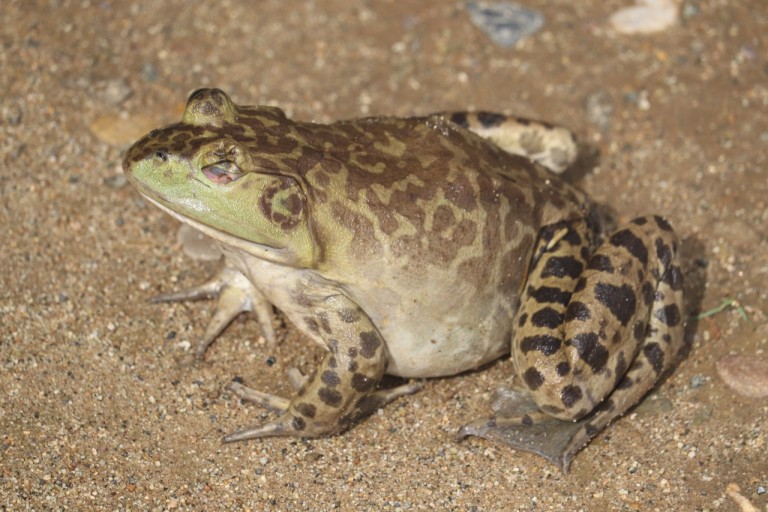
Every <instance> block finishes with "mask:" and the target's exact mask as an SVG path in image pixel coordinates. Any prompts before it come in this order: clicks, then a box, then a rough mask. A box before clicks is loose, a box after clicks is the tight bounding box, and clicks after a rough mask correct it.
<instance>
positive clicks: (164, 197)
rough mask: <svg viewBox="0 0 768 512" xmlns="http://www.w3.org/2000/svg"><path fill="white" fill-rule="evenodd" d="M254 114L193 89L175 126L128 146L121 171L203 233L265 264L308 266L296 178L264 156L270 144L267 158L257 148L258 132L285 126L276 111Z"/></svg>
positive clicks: (310, 257)
mask: <svg viewBox="0 0 768 512" xmlns="http://www.w3.org/2000/svg"><path fill="white" fill-rule="evenodd" d="M259 113H261V111H260V109H255V108H251V107H238V106H237V105H235V104H234V103H233V102H232V100H231V99H230V98H229V97H228V96H227V95H226V94H224V93H223V92H222V91H220V90H218V89H201V90H199V91H196V92H194V93H193V94H192V95H191V96H190V98H189V100H188V102H187V108H186V110H185V111H184V116H183V118H182V121H181V123H178V124H174V125H171V126H168V127H166V128H162V129H159V130H154V131H152V132H150V133H149V134H148V135H146V136H145V137H144V138H142V139H141V140H139V141H138V142H136V143H135V144H134V145H133V146H132V147H131V148H130V149H129V150H128V152H127V153H126V156H125V160H124V161H123V170H124V171H125V173H126V175H127V176H128V179H129V180H130V181H131V182H132V183H133V184H134V185H135V186H136V188H137V189H138V190H139V192H141V194H142V195H144V196H146V197H147V198H148V199H149V200H151V201H152V202H153V203H155V204H157V205H158V206H160V207H161V208H162V209H163V210H165V211H167V212H168V213H170V214H171V215H173V216H174V217H177V218H178V219H180V220H182V221H183V222H186V223H188V224H191V225H192V226H194V227H196V228H198V229H200V230H201V231H203V232H204V233H206V234H207V235H209V236H211V237H213V238H215V239H218V240H220V241H222V242H224V243H227V244H229V245H232V246H235V247H238V248H240V249H242V250H245V251H248V252H250V253H252V254H254V255H256V256H259V257H262V258H266V259H269V260H271V261H277V262H280V263H284V264H290V265H295V266H310V265H311V264H312V263H313V262H314V258H315V256H314V244H313V243H312V236H311V233H310V228H309V222H308V211H307V210H308V206H307V196H306V193H305V191H304V189H303V183H302V180H301V177H300V176H298V175H296V174H295V173H293V172H291V171H290V169H287V168H285V167H284V165H282V164H281V161H280V160H278V159H276V158H269V155H270V154H275V145H274V144H273V145H272V146H270V151H267V152H265V151H260V150H259V147H258V144H259V143H260V141H261V140H264V139H263V137H261V136H260V135H261V134H260V133H259V132H260V131H262V132H263V131H264V128H265V126H268V125H270V124H275V123H278V124H279V123H280V122H285V123H287V122H288V121H287V120H286V119H285V117H284V116H283V115H282V112H279V111H277V110H276V109H269V108H266V109H264V111H263V116H259ZM281 116H282V117H281ZM281 119H282V121H281ZM264 137H267V138H268V136H264ZM270 140H272V141H273V142H274V138H272V139H270ZM279 140H288V139H287V138H282V139H278V142H279ZM278 145H279V144H278ZM285 149H286V150H289V149H290V148H285ZM264 155H266V156H264Z"/></svg>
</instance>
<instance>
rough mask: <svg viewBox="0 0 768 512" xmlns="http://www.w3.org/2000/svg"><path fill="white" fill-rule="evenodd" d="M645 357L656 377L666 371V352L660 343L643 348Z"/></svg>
mask: <svg viewBox="0 0 768 512" xmlns="http://www.w3.org/2000/svg"><path fill="white" fill-rule="evenodd" d="M643 355H645V358H646V359H648V362H649V363H651V366H652V367H653V371H654V372H656V375H658V374H660V373H661V371H662V370H663V369H664V351H663V350H661V347H660V346H659V344H658V343H649V344H647V345H645V346H644V347H643Z"/></svg>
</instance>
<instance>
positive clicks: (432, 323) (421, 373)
mask: <svg viewBox="0 0 768 512" xmlns="http://www.w3.org/2000/svg"><path fill="white" fill-rule="evenodd" d="M413 291H414V290H412V292H413ZM368 292H373V293H368ZM422 293H423V295H422V296H418V295H414V294H413V293H412V294H411V296H409V297H407V298H405V297H403V298H402V299H399V298H397V297H394V296H392V295H393V294H392V292H388V291H387V290H385V289H383V290H370V289H368V290H365V292H364V293H363V294H362V296H360V297H355V294H354V293H353V294H352V299H353V300H355V301H356V302H357V303H358V305H360V307H361V308H362V309H363V310H364V311H365V312H366V313H367V314H368V316H369V317H370V318H371V320H372V321H373V323H374V324H375V325H376V326H377V327H378V329H379V332H380V333H381V334H382V336H383V337H384V339H385V340H386V344H387V351H388V353H389V366H388V367H387V373H388V374H390V375H397V376H400V377H440V376H446V375H455V374H457V373H460V372H463V371H466V370H471V369H474V368H477V367H478V366H481V365H483V364H485V363H488V362H490V361H493V360H495V359H498V358H499V357H501V356H502V355H504V354H505V353H508V352H509V349H510V328H509V326H510V324H511V317H509V316H507V315H506V314H504V313H503V312H504V311H506V310H507V308H503V307H496V305H495V304H486V305H485V306H486V307H483V308H480V307H479V306H478V305H477V304H472V303H471V302H470V301H467V300H465V299H464V298H463V296H462V294H461V291H460V290H453V293H452V294H451V293H441V290H436V289H434V288H432V289H429V290H424V291H423V292H422Z"/></svg>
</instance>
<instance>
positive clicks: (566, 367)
mask: <svg viewBox="0 0 768 512" xmlns="http://www.w3.org/2000/svg"><path fill="white" fill-rule="evenodd" d="M555 371H556V372H557V374H558V375H559V376H560V377H565V376H566V375H568V374H569V373H570V372H571V365H570V364H569V363H567V362H565V361H563V362H562V363H558V365H557V366H555Z"/></svg>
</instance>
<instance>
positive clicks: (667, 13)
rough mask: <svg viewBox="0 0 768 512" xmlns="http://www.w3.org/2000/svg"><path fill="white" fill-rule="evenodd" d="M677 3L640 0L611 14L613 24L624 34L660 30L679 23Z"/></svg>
mask: <svg viewBox="0 0 768 512" xmlns="http://www.w3.org/2000/svg"><path fill="white" fill-rule="evenodd" d="M677 10H678V9H677V5H675V3H674V2H673V1H672V0H640V1H639V3H638V4H636V5H635V6H634V7H627V8H625V9H620V10H618V11H616V12H615V13H613V15H612V16H611V26H612V27H613V29H614V30H616V31H617V32H619V33H622V34H650V33H653V32H660V31H662V30H666V29H667V28H669V27H671V26H672V25H674V24H675V23H677V16H678V13H677Z"/></svg>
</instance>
